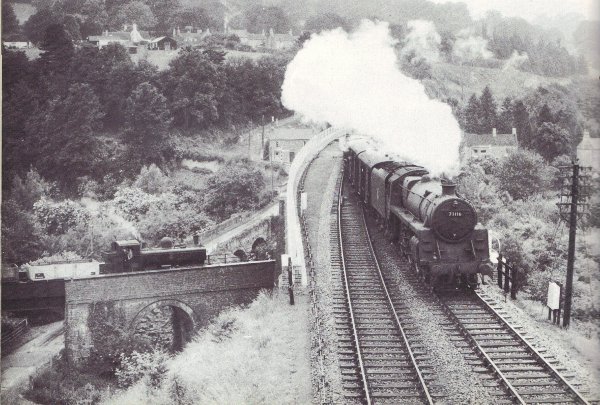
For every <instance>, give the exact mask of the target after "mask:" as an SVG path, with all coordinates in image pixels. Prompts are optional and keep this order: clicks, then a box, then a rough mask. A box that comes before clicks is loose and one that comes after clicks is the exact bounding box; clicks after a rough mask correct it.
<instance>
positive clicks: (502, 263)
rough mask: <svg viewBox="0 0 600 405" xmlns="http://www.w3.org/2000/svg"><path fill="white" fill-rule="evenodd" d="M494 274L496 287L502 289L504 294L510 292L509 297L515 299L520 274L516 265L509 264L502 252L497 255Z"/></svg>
mask: <svg viewBox="0 0 600 405" xmlns="http://www.w3.org/2000/svg"><path fill="white" fill-rule="evenodd" d="M496 274H497V277H496V282H497V283H498V287H500V288H501V289H503V290H504V293H505V294H508V293H510V298H512V299H513V300H515V299H517V290H518V288H519V276H520V275H519V273H518V271H517V268H516V266H514V265H510V264H509V261H508V258H504V257H503V256H502V254H499V255H498V265H497V267H496Z"/></svg>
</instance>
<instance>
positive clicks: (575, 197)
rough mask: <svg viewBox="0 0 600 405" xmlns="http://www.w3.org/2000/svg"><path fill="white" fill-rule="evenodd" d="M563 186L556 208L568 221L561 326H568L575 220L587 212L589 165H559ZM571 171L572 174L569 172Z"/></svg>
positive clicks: (571, 293)
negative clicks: (565, 277)
mask: <svg viewBox="0 0 600 405" xmlns="http://www.w3.org/2000/svg"><path fill="white" fill-rule="evenodd" d="M560 169H561V171H562V172H563V173H562V174H561V176H560V177H561V179H562V181H563V188H562V191H561V195H560V200H561V201H560V202H559V203H558V208H559V210H560V217H561V219H563V220H564V221H567V214H568V223H569V251H568V258H567V280H566V283H565V306H564V314H563V327H564V328H568V327H569V324H570V322H571V302H572V299H573V268H574V264H575V236H576V232H577V220H578V219H582V218H583V217H584V216H586V215H588V214H589V204H587V203H586V201H587V197H588V195H589V190H590V186H589V178H590V175H589V174H587V173H588V172H589V169H590V168H589V167H581V166H579V165H578V164H577V162H574V163H573V164H572V165H570V166H562V167H560ZM571 171H572V174H571V173H569V172H571Z"/></svg>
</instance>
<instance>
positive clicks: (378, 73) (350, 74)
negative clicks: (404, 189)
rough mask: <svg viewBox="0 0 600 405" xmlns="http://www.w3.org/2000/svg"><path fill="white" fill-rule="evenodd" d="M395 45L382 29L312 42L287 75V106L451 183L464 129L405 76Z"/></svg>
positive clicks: (369, 26)
mask: <svg viewBox="0 0 600 405" xmlns="http://www.w3.org/2000/svg"><path fill="white" fill-rule="evenodd" d="M394 44H395V42H394V40H393V39H392V37H391V36H390V34H389V27H388V24H387V23H385V22H377V23H374V22H371V21H363V22H362V23H361V25H360V27H359V28H358V30H357V31H356V32H353V33H351V34H348V33H346V32H345V31H343V30H342V29H340V28H338V29H336V30H333V31H327V32H323V33H321V34H320V35H313V36H312V37H311V39H310V40H308V41H307V42H305V43H304V46H303V48H302V49H301V50H300V51H299V52H298V54H297V55H296V57H295V58H294V59H293V60H292V61H291V62H290V64H289V65H288V67H287V70H286V73H285V80H284V82H283V86H282V101H283V104H284V105H285V106H286V108H288V109H290V110H294V111H296V112H298V113H300V114H302V115H304V116H305V117H306V118H308V119H309V120H312V121H315V122H329V123H330V124H331V125H333V126H335V127H340V128H348V129H353V130H355V131H357V132H358V133H361V134H365V135H369V136H372V137H374V138H376V139H378V140H380V141H381V142H383V143H384V144H385V145H386V147H387V148H389V150H390V151H391V152H394V153H396V154H398V155H400V156H401V157H402V158H404V159H406V160H409V161H411V162H414V163H418V164H421V165H423V166H425V167H426V168H427V169H428V170H430V172H431V173H432V174H434V175H439V174H441V173H445V174H447V175H454V174H455V173H456V169H457V165H458V146H459V143H460V139H461V131H460V128H459V125H458V123H457V121H456V119H455V118H454V116H453V115H452V111H451V108H450V106H449V105H447V104H444V103H442V102H439V101H436V100H432V99H430V98H429V97H428V96H427V95H426V94H425V88H424V87H423V85H422V84H421V83H419V82H418V81H416V80H414V79H411V78H409V77H407V76H405V75H403V74H402V73H401V72H400V70H399V69H398V68H397V58H396V54H395V52H394Z"/></svg>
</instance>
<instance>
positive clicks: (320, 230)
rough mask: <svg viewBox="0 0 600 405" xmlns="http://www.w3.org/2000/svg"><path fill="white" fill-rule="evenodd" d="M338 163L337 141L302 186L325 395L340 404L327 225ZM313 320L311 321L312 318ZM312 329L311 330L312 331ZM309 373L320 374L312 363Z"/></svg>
mask: <svg viewBox="0 0 600 405" xmlns="http://www.w3.org/2000/svg"><path fill="white" fill-rule="evenodd" d="M341 162H342V152H341V150H340V149H339V146H338V144H337V142H335V143H333V144H331V145H330V146H329V147H327V148H326V149H325V150H323V152H321V154H319V156H318V157H317V158H316V159H315V160H314V161H313V163H312V164H311V165H310V167H309V168H308V172H307V175H306V179H305V182H304V189H305V192H306V193H307V210H306V224H307V228H308V242H309V244H310V246H311V250H312V252H313V262H314V266H315V281H316V292H317V300H318V307H319V314H320V331H321V335H322V339H323V341H324V343H325V344H324V350H323V360H324V361H323V365H324V369H323V372H324V381H325V382H326V389H327V391H328V392H327V393H326V395H325V396H326V397H328V398H330V400H331V402H332V403H336V404H337V403H343V399H342V398H343V397H342V379H341V372H340V368H339V364H338V358H337V335H336V333H335V324H334V316H333V312H332V308H333V299H332V289H331V285H332V280H331V267H330V251H329V249H330V246H329V231H330V224H331V222H330V221H331V217H332V215H331V206H332V204H333V198H334V191H335V186H336V182H337V180H338V177H339V174H340V169H341ZM313 321H314V320H313ZM313 327H314V325H313ZM313 332H314V330H313ZM317 356H318V353H316V351H313V356H312V360H313V363H316V361H317ZM313 373H320V371H319V370H318V368H317V367H315V366H313ZM318 378H320V376H318V375H313V393H314V395H313V399H314V402H315V403H319V402H320V393H319V392H318V384H317V381H318Z"/></svg>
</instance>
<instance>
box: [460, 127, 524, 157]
mask: <svg viewBox="0 0 600 405" xmlns="http://www.w3.org/2000/svg"><path fill="white" fill-rule="evenodd" d="M517 147H518V142H517V130H516V128H513V129H512V133H510V134H499V133H497V131H496V128H494V129H493V130H492V133H491V134H482V135H480V134H467V133H465V134H463V139H462V143H461V147H460V156H461V160H462V161H463V162H464V161H467V160H468V159H470V158H477V157H483V156H491V157H494V158H498V159H499V158H502V157H504V156H506V155H508V153H509V152H510V151H511V150H515V149H517Z"/></svg>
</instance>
